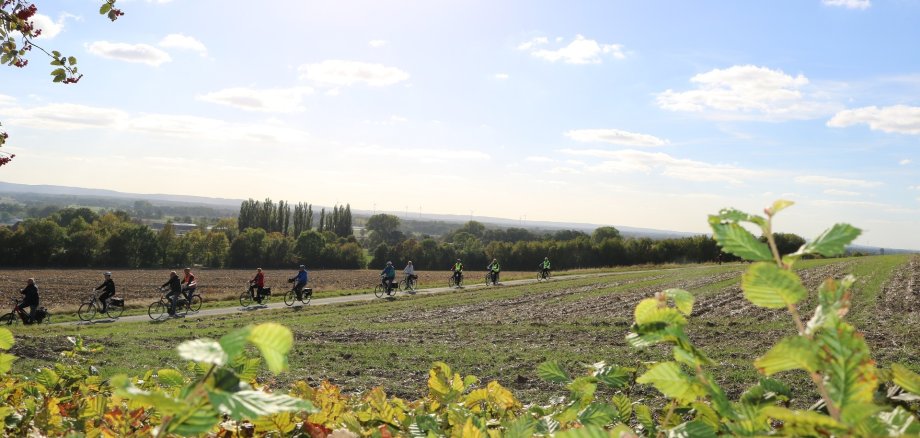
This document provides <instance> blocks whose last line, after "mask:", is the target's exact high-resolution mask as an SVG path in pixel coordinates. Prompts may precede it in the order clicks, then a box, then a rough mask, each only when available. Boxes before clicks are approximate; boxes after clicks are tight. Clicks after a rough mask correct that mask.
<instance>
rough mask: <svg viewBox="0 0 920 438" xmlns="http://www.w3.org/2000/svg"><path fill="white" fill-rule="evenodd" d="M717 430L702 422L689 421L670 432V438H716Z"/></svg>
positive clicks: (668, 435)
mask: <svg viewBox="0 0 920 438" xmlns="http://www.w3.org/2000/svg"><path fill="white" fill-rule="evenodd" d="M715 436H716V429H714V428H713V427H712V426H710V425H709V424H706V423H705V422H703V421H701V420H693V421H688V422H686V423H682V424H680V425H679V426H677V427H675V428H672V429H670V430H668V434H667V437H668V438H710V437H712V438H715Z"/></svg>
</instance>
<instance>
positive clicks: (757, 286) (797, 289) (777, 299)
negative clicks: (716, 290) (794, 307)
mask: <svg viewBox="0 0 920 438" xmlns="http://www.w3.org/2000/svg"><path fill="white" fill-rule="evenodd" d="M741 289H742V290H744V297H745V298H747V300H748V301H750V302H751V303H753V304H755V305H757V306H760V307H766V308H769V309H782V308H784V307H786V306H788V305H789V304H795V303H798V302H799V301H801V300H802V299H803V298H805V297H806V296H808V291H807V290H806V289H805V286H802V280H801V279H800V278H799V276H798V275H796V274H795V273H794V272H790V271H786V270H783V269H780V268H779V267H777V266H776V265H775V264H773V263H755V264H754V265H753V266H751V267H750V268H749V269H748V270H747V272H745V273H744V274H743V275H742V276H741Z"/></svg>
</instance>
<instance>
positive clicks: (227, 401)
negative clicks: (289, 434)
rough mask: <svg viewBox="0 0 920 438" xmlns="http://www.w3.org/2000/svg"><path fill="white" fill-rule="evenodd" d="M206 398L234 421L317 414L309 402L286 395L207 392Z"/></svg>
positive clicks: (255, 392) (247, 391) (245, 391)
mask: <svg viewBox="0 0 920 438" xmlns="http://www.w3.org/2000/svg"><path fill="white" fill-rule="evenodd" d="M208 398H209V399H210V400H211V404H213V405H214V407H216V408H217V410H218V411H221V412H226V413H227V414H229V415H230V417H232V418H233V419H236V420H243V419H254V418H258V417H262V416H266V415H272V414H278V413H281V412H300V411H305V412H307V413H313V412H317V410H316V409H315V408H314V407H313V404H312V403H310V402H309V401H307V400H302V399H299V398H296V397H291V396H289V395H286V394H270V393H267V392H262V391H253V390H243V391H237V392H232V393H231V392H224V391H208Z"/></svg>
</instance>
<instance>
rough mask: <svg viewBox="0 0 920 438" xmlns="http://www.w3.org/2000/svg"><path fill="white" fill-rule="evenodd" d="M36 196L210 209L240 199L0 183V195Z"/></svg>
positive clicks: (231, 204)
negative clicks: (166, 204) (128, 201)
mask: <svg viewBox="0 0 920 438" xmlns="http://www.w3.org/2000/svg"><path fill="white" fill-rule="evenodd" d="M4 193H12V194H30V193H34V194H38V195H65V196H78V197H85V198H117V199H125V200H131V201H150V202H153V201H158V202H159V203H179V204H194V205H202V206H210V207H232V208H237V209H238V208H240V203H241V202H243V200H242V199H226V198H208V197H204V196H187V195H166V194H158V193H157V194H141V193H124V192H117V191H115V190H105V189H84V188H80V187H66V186H52V185H30V184H15V183H8V182H2V181H0V194H4Z"/></svg>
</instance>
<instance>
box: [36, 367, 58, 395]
mask: <svg viewBox="0 0 920 438" xmlns="http://www.w3.org/2000/svg"><path fill="white" fill-rule="evenodd" d="M35 381H36V382H38V383H40V384H41V385H42V386H44V387H45V388H48V389H49V390H53V389H54V387H56V386H57V384H58V382H60V381H61V377H60V376H58V374H57V373H56V372H54V370H52V369H50V368H42V369H41V370H40V371H39V372H38V374H37V375H36V376H35Z"/></svg>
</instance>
